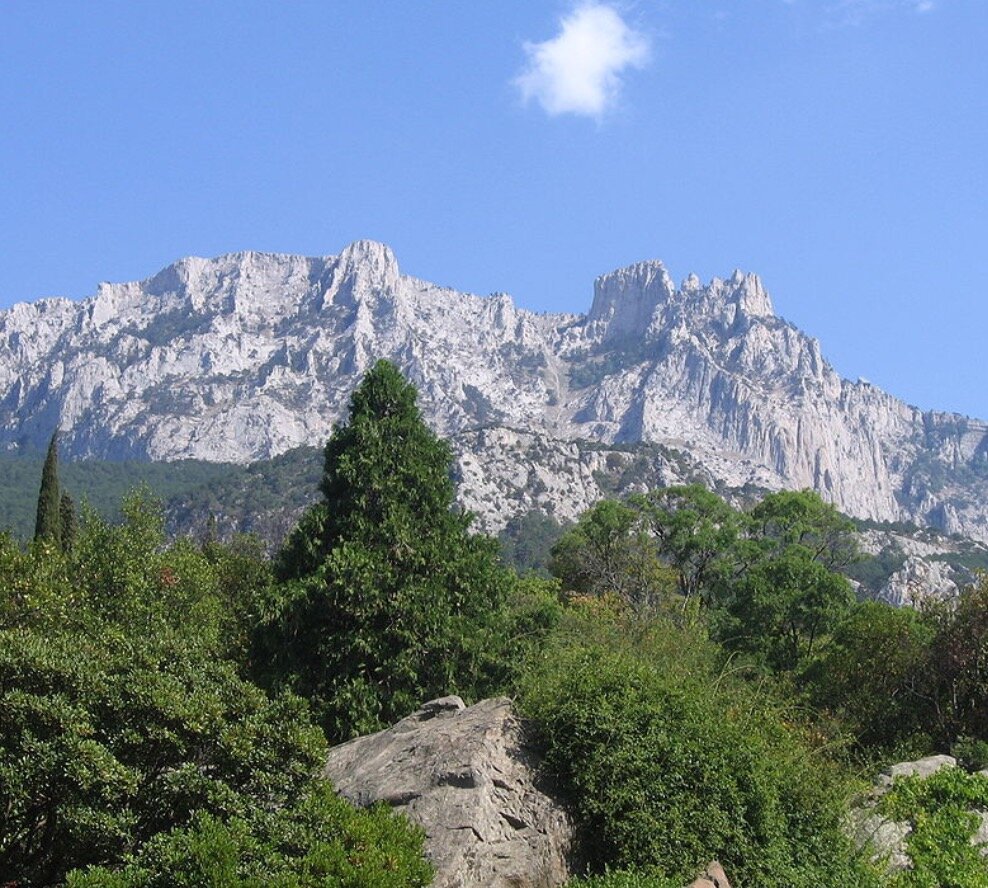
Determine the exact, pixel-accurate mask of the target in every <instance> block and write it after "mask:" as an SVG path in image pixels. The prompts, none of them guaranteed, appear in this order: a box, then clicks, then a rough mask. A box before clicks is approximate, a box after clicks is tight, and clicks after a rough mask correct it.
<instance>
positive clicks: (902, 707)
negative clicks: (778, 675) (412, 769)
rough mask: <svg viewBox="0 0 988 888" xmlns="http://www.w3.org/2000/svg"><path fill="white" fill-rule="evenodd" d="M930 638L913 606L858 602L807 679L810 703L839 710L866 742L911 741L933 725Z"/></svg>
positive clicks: (884, 744)
mask: <svg viewBox="0 0 988 888" xmlns="http://www.w3.org/2000/svg"><path fill="white" fill-rule="evenodd" d="M932 635H933V633H932V629H931V627H930V626H929V624H928V622H927V621H926V620H924V619H923V617H922V615H921V614H919V613H917V612H916V611H914V610H912V609H911V608H896V607H892V606H891V605H888V604H885V603H883V602H863V603H862V604H859V605H858V606H857V607H855V608H853V609H852V610H851V612H850V613H849V614H848V615H847V616H846V618H845V619H844V620H843V621H842V622H841V623H840V624H839V625H838V626H837V628H836V629H835V631H834V634H833V637H832V639H831V642H830V645H829V646H828V648H827V650H826V651H825V652H824V654H823V656H822V657H821V658H820V659H819V660H818V661H817V662H816V663H814V664H813V665H812V666H811V668H810V670H809V671H808V672H807V674H806V676H805V678H806V681H807V686H808V688H809V693H810V699H811V701H812V702H813V704H814V705H815V706H817V707H818V708H825V709H828V710H830V711H832V712H835V713H836V714H838V715H839V716H840V717H841V718H842V719H843V720H844V721H845V723H846V724H847V725H848V727H849V729H850V730H851V731H852V732H853V733H854V734H855V736H856V737H857V738H858V740H859V742H860V743H862V744H863V745H864V746H867V747H879V748H894V747H897V746H899V747H902V746H905V745H907V744H909V742H910V739H911V738H915V737H916V735H918V734H920V733H922V732H923V731H928V730H929V726H930V700H929V697H928V694H927V691H926V683H927V667H926V664H927V660H928V657H929V647H930V644H931V642H932ZM929 743H930V741H929V738H928V737H927V738H926V739H925V741H921V744H920V747H919V748H918V749H916V748H914V749H912V750H905V749H904V750H903V754H909V753H910V752H918V753H924V752H926V751H928V748H929Z"/></svg>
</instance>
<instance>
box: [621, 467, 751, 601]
mask: <svg viewBox="0 0 988 888" xmlns="http://www.w3.org/2000/svg"><path fill="white" fill-rule="evenodd" d="M631 502H632V503H634V504H635V505H637V507H638V508H640V509H641V510H642V513H643V514H644V515H645V517H646V519H647V521H648V523H649V526H650V528H651V531H652V534H653V535H654V536H655V539H656V540H657V542H658V546H659V552H660V554H661V555H662V557H663V558H664V559H665V560H666V561H668V562H669V563H670V564H671V565H672V566H673V567H674V568H675V569H676V570H677V571H678V572H679V591H680V592H681V593H682V595H683V597H684V599H686V601H689V599H690V598H691V597H692V596H695V595H697V594H700V593H704V592H707V591H708V584H709V583H710V581H711V580H712V579H713V577H714V575H715V574H716V573H717V572H718V571H719V570H721V569H722V568H725V567H726V566H727V564H728V563H729V561H730V558H731V557H732V550H733V548H734V544H735V541H736V540H737V537H738V513H737V512H736V511H735V510H734V509H732V508H731V506H730V505H728V503H726V502H724V500H723V499H721V498H720V497H719V496H717V494H716V493H712V492H711V491H709V490H707V489H706V488H705V487H703V485H701V484H690V485H685V486H675V487H663V488H660V489H659V490H653V491H651V492H649V493H648V494H645V495H639V496H636V497H632V499H631Z"/></svg>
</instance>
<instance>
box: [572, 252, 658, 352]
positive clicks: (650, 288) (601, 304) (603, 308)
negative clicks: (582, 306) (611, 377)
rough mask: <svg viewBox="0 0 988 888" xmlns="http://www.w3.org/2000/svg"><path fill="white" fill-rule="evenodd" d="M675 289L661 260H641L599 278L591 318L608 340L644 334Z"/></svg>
mask: <svg viewBox="0 0 988 888" xmlns="http://www.w3.org/2000/svg"><path fill="white" fill-rule="evenodd" d="M675 292H676V287H675V285H674V284H673V282H672V278H671V277H669V272H667V271H666V268H665V266H664V265H663V264H662V263H661V262H658V261H651V262H638V263H637V264H635V265H629V266H628V267H627V268H622V269H619V270H618V271H613V272H611V273H610V274H605V275H602V276H601V277H599V278H597V280H596V281H595V282H594V297H593V304H592V305H591V306H590V314H589V315H588V316H587V321H588V323H589V324H590V325H591V326H596V327H597V329H599V330H600V333H601V336H600V338H601V339H602V340H604V341H606V340H616V339H623V338H627V337H629V336H635V335H639V336H640V335H641V334H642V333H643V332H644V331H645V330H646V329H647V328H648V325H649V323H650V321H651V319H652V315H653V314H654V313H655V309H656V308H657V307H658V306H659V305H662V304H664V303H666V302H668V301H669V300H670V299H671V298H672V297H673V295H674V294H675Z"/></svg>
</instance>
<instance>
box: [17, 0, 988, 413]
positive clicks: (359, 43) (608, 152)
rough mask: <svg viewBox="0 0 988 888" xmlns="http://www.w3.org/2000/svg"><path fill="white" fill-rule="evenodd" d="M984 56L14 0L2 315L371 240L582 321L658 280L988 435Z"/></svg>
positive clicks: (791, 26)
mask: <svg viewBox="0 0 988 888" xmlns="http://www.w3.org/2000/svg"><path fill="white" fill-rule="evenodd" d="M986 47H988V0H678V2H673V0H665V2H663V0H627V2H615V3H596V4H583V5H582V6H580V5H579V4H573V3H563V2H532V0H527V2H522V0H518V2H516V0H496V2H495V0H489V2H480V0H469V2H463V0H459V2H454V0H442V2H441V0H416V2H397V0H390V2H380V0H361V2H359V3H358V2H350V3H342V2H330V0H323V2H293V0H284V2H274V0H272V2H263V3H262V2H251V0H238V2H232V0H231V2H220V0H214V2H209V3H201V2H181V0H169V2H167V3H165V2H146V3H145V2H142V3H134V2H130V0H127V2H103V0H91V2H85V3H83V2H66V3H60V2H53V0H6V2H4V3H0V121H2V129H0V170H2V175H0V257H2V266H0V307H6V306H8V305H10V304H12V303H14V302H17V301H22V300H30V299H34V298H37V297H40V296H45V295H67V296H72V297H81V296H86V295H88V294H90V293H92V292H93V291H94V290H95V287H96V284H97V283H98V282H99V281H100V280H111V281H123V280H132V279H137V278H142V277H146V276H148V275H150V274H152V273H153V272H155V271H156V270H158V269H159V268H161V267H162V266H164V265H166V264H168V263H169V262H171V261H173V260H174V259H177V258H179V257H181V256H185V255H205V256H209V255H216V254H219V253H224V252H230V251H234V250H241V249H255V250H270V251H282V252H296V253H306V254H312V255H323V254H330V253H336V252H338V251H339V250H340V249H341V248H342V247H343V246H344V245H345V244H347V243H349V242H350V241H352V240H355V239H358V238H363V237H370V238H375V239H378V240H382V241H385V242H386V243H389V244H390V245H391V246H392V247H393V248H394V249H395V251H396V253H397V256H398V259H399V263H400V264H401V267H402V269H403V270H404V271H406V272H408V273H411V274H415V275H417V276H420V277H424V278H427V279H430V280H434V281H436V282H438V283H441V284H447V285H450V286H454V287H457V288H460V289H464V290H469V291H473V292H479V293H488V292H491V291H494V290H502V291H507V292H509V293H511V294H512V295H513V296H514V297H515V298H516V300H517V301H518V302H519V303H520V304H522V305H524V306H526V307H529V308H534V309H539V310H570V311H582V310H586V308H587V307H588V306H589V302H590V298H591V293H592V281H593V278H594V277H595V276H596V275H598V274H601V273H603V272H606V271H609V270H611V269H613V268H616V267H619V266H621V265H623V264H627V263H630V262H633V261H636V260H639V259H644V258H660V259H663V260H664V261H665V262H666V264H667V266H668V267H669V269H670V271H671V273H672V274H673V276H674V277H675V278H677V279H681V278H682V277H685V276H686V274H688V273H689V272H691V271H695V272H696V273H698V274H699V275H700V276H701V278H704V279H709V278H710V277H712V276H714V275H720V276H724V275H727V274H730V272H731V271H732V270H733V269H734V268H735V267H740V268H743V269H745V270H750V271H755V272H757V273H759V274H760V275H761V276H762V278H763V279H764V281H765V283H766V285H767V286H768V288H769V290H770V291H771V293H772V295H773V298H774V300H775V304H776V309H777V310H778V312H779V313H780V314H782V315H783V316H784V317H786V318H788V319H789V320H792V321H794V322H795V323H797V324H799V325H800V326H802V327H803V328H804V329H805V330H807V332H809V333H811V334H812V335H814V336H817V337H818V338H819V339H820V340H821V341H822V343H823V349H824V353H825V354H826V355H827V356H828V357H829V359H830V360H831V361H832V363H834V365H835V366H836V367H837V369H838V370H839V371H840V372H842V373H843V374H844V375H846V376H849V377H852V378H854V377H857V376H859V375H860V376H865V377H867V378H869V379H871V380H872V381H873V382H875V383H876V384H878V385H881V386H882V387H883V388H886V389H887V390H889V391H891V392H892V393H894V394H896V395H898V396H900V397H902V398H904V399H906V400H907V401H909V402H910V403H914V404H917V405H918V406H920V407H924V408H927V407H938V408H945V409H956V410H959V411H962V412H966V413H970V414H973V415H976V416H981V417H985V418H988V385H986V383H988V373H986V371H985V369H984V367H985V362H984V360H983V358H982V354H983V352H984V346H985V338H986V330H988V324H986V320H988V299H986V293H985V287H986V282H988V175H986V170H988V53H986V49H985V48H986Z"/></svg>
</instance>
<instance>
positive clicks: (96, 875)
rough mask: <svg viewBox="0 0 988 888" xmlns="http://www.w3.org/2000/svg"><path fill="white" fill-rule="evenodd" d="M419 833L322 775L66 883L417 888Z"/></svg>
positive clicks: (422, 874)
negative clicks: (293, 797) (362, 804)
mask: <svg viewBox="0 0 988 888" xmlns="http://www.w3.org/2000/svg"><path fill="white" fill-rule="evenodd" d="M421 842H422V834H421V831H420V830H419V829H417V828H414V827H412V826H410V825H409V824H408V823H407V822H406V821H404V820H402V819H399V818H396V817H394V816H392V815H391V814H390V812H389V811H388V809H387V808H386V807H384V806H383V805H382V806H376V807H374V808H372V809H370V810H369V811H366V812H365V811H358V810H357V809H355V808H354V807H353V806H351V805H350V804H349V803H347V802H345V801H344V800H343V799H341V798H339V797H338V796H337V795H336V794H335V793H334V792H333V790H332V788H331V787H330V786H329V785H328V784H327V783H326V782H325V781H320V782H317V783H313V784H312V785H311V786H310V787H309V788H308V789H307V790H306V791H305V793H304V795H303V797H302V799H301V801H300V802H299V803H298V804H294V805H292V806H290V807H285V808H280V809H278V810H274V811H260V812H258V811H253V812H249V813H247V814H246V815H243V816H237V817H232V818H227V819H225V820H224V819H220V818H217V817H215V816H213V815H212V814H208V813H205V812H199V813H197V814H196V815H195V816H194V817H193V818H192V820H191V821H190V823H189V824H188V825H187V826H183V827H178V828H175V829H173V830H170V831H169V832H163V833H159V834H158V835H156V836H155V837H154V838H152V839H151V841H149V842H148V843H147V844H146V845H144V846H143V847H142V848H141V849H140V851H139V852H138V853H137V854H134V855H131V856H130V857H129V858H128V859H127V862H126V863H125V865H124V866H123V867H122V868H120V869H119V870H117V871H114V870H111V869H107V868H102V867H100V868H93V869H90V870H88V871H86V872H76V873H72V874H70V875H69V877H68V886H69V888H173V886H174V888H199V886H202V885H217V886H219V885H222V886H229V888H260V886H269V885H270V886H275V888H418V886H423V888H424V886H426V885H428V884H429V882H430V881H431V879H432V868H431V867H430V865H429V864H428V863H427V862H426V860H425V859H424V858H423V857H422V855H421V853H420V848H421Z"/></svg>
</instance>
